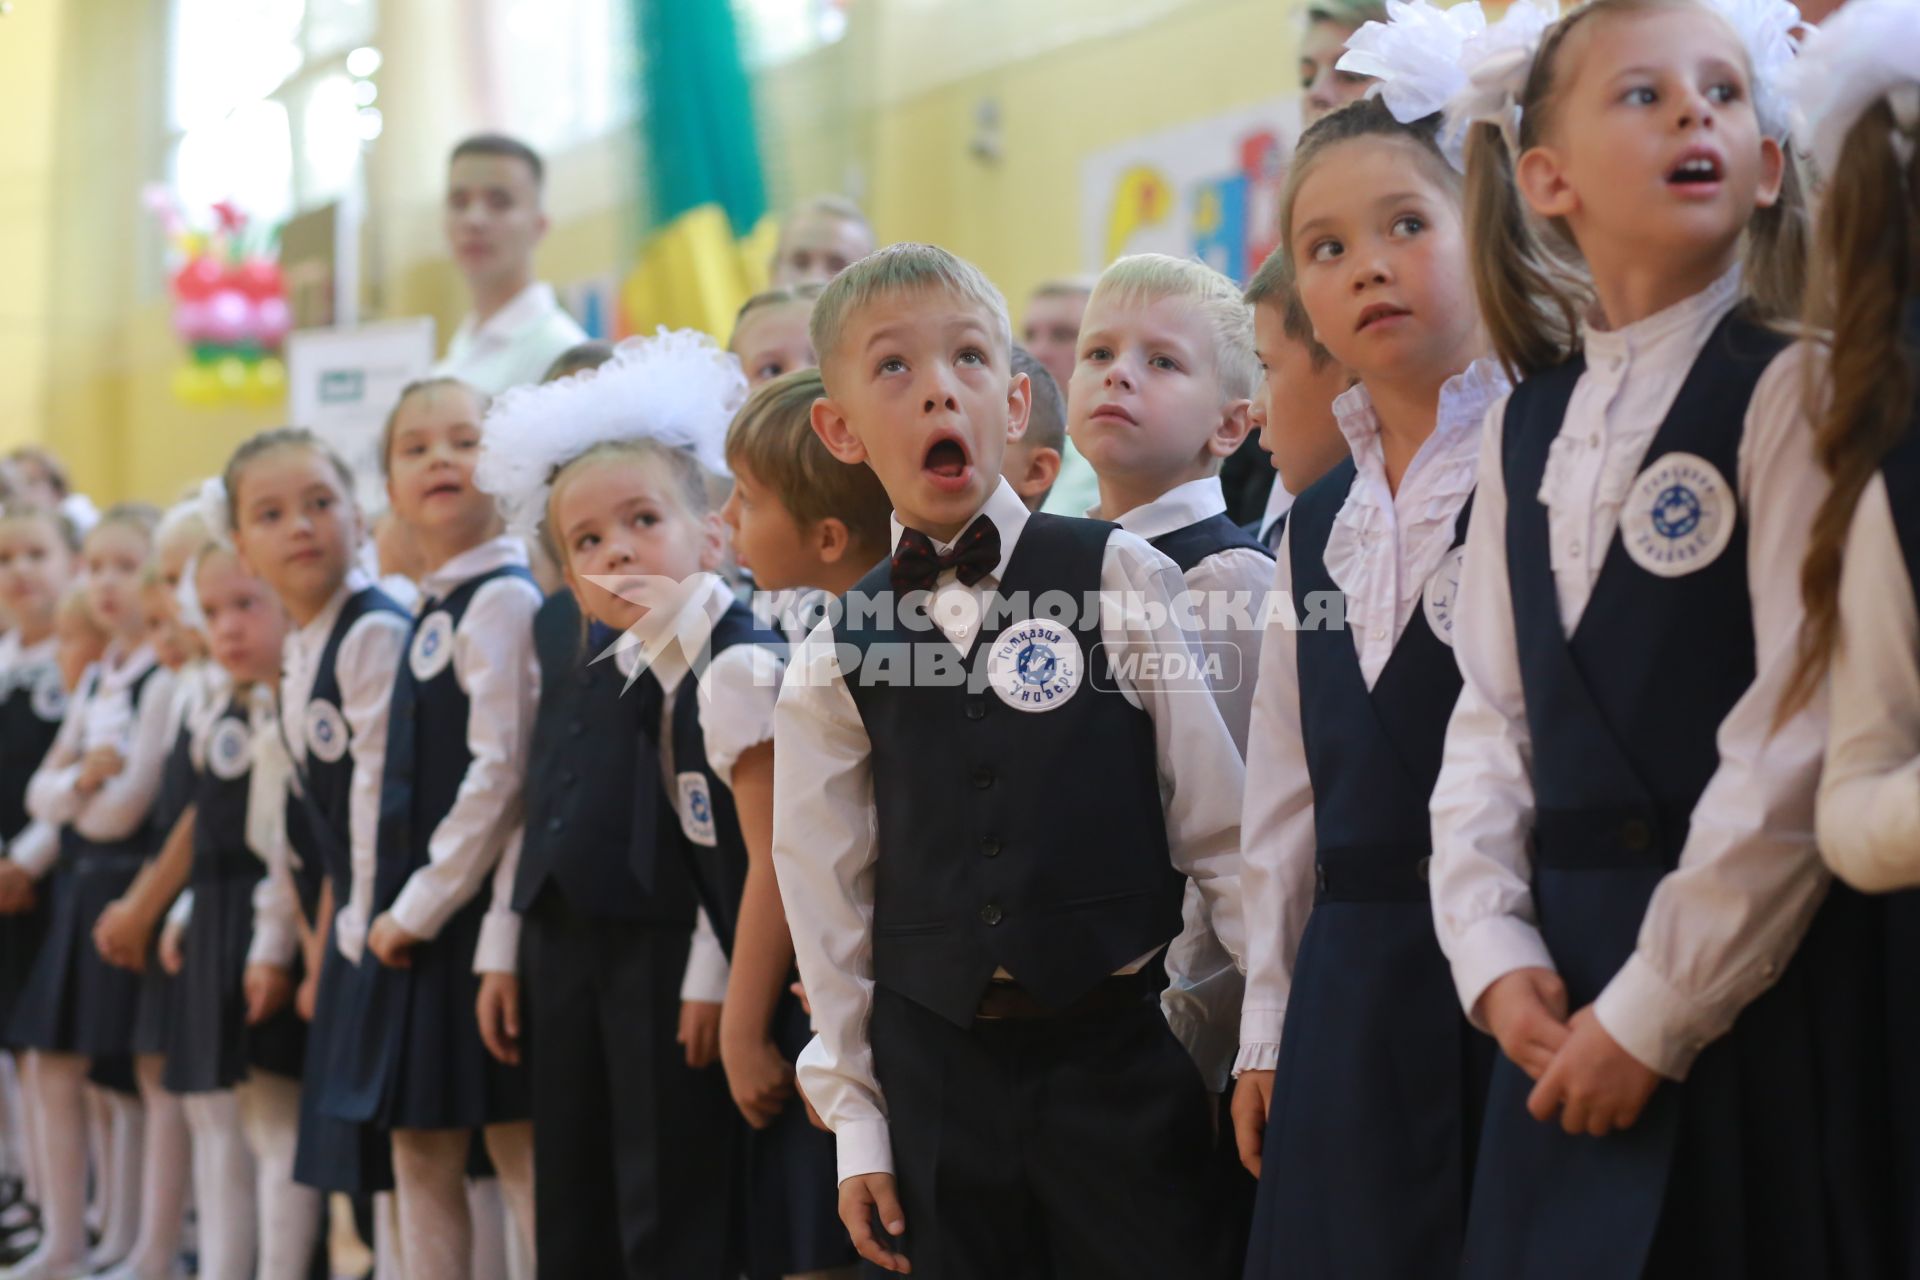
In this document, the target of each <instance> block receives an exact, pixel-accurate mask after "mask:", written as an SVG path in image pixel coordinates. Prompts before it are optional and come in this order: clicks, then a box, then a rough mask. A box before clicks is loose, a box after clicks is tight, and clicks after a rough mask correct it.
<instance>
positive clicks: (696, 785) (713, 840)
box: [675, 771, 719, 848]
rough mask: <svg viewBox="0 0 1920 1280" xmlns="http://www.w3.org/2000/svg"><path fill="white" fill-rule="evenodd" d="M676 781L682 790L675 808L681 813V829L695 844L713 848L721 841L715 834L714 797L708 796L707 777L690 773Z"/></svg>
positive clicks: (702, 774)
mask: <svg viewBox="0 0 1920 1280" xmlns="http://www.w3.org/2000/svg"><path fill="white" fill-rule="evenodd" d="M675 781H676V782H677V783H678V784H679V789H680V803H679V804H678V805H676V806H675V808H677V809H678V810H679V813H680V829H681V830H682V831H684V832H686V833H687V839H689V840H691V841H693V842H694V843H695V844H697V845H704V846H706V847H707V848H712V847H713V846H714V845H715V844H718V843H719V840H718V838H717V837H716V836H715V834H714V826H713V797H712V796H711V795H709V794H707V776H706V775H705V774H704V773H699V772H694V771H689V772H687V773H683V774H680V775H679V776H678V777H677V778H676V779H675Z"/></svg>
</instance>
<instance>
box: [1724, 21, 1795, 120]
mask: <svg viewBox="0 0 1920 1280" xmlns="http://www.w3.org/2000/svg"><path fill="white" fill-rule="evenodd" d="M1708 3H1710V4H1711V5H1712V6H1713V8H1714V9H1715V10H1716V11H1717V12H1718V13H1719V14H1720V16H1721V17H1723V18H1725V19H1726V20H1727V25H1729V26H1731V27H1732V28H1733V30H1734V32H1735V34H1737V35H1738V36H1739V37H1740V42H1741V43H1742V44H1744V45H1745V46H1746V47H1747V62H1748V63H1749V64H1750V65H1751V66H1752V67H1753V112H1754V115H1755V116H1757V117H1758V118H1759V120H1760V130H1761V132H1763V133H1765V134H1766V135H1767V136H1768V137H1769V138H1774V139H1781V138H1785V137H1786V136H1787V126H1788V124H1789V123H1790V120H1791V115H1790V113H1789V111H1788V109H1787V99H1786V95H1785V93H1784V92H1783V91H1782V87H1783V85H1784V84H1785V82H1786V81H1787V79H1788V78H1789V77H1790V76H1791V75H1792V74H1793V67H1794V63H1795V61H1796V56H1795V55H1796V54H1797V52H1798V50H1799V48H1800V42H1799V40H1798V39H1797V38H1796V37H1795V36H1794V30H1795V28H1797V27H1798V26H1799V25H1800V10H1799V9H1797V8H1795V7H1794V6H1793V5H1792V4H1790V3H1789V2H1788V0H1708Z"/></svg>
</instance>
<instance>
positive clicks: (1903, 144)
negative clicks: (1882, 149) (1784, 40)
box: [1784, 0, 1920, 173]
mask: <svg viewBox="0 0 1920 1280" xmlns="http://www.w3.org/2000/svg"><path fill="white" fill-rule="evenodd" d="M1784 87H1785V91H1786V94H1787V96H1788V98H1789V100H1790V103H1791V112H1790V116H1791V119H1792V122H1793V132H1794V136H1795V137H1797V138H1798V139H1799V140H1800V141H1801V143H1803V144H1804V145H1806V146H1807V147H1808V148H1809V149H1810V150H1811V151H1812V152H1813V159H1814V163H1815V164H1817V165H1818V166H1819V167H1820V171H1821V172H1822V173H1832V172H1833V169H1834V166H1835V165H1836V164H1837V163H1838V162H1839V159H1840V148H1841V146H1842V144H1844V143H1845V142H1846V138H1847V134H1848V133H1849V132H1850V131H1851V130H1852V129H1853V126H1854V123H1855V122H1856V121H1858V120H1859V119H1860V116H1861V114H1862V113H1863V112H1865V111H1866V109H1867V108H1868V107H1870V106H1872V105H1873V103H1875V102H1876V101H1879V100H1880V99H1883V98H1884V99H1885V100H1886V101H1887V104H1888V106H1890V107H1891V108H1892V109H1893V113H1894V118H1895V119H1896V120H1897V121H1899V123H1900V127H1901V129H1902V130H1903V131H1904V132H1906V133H1908V134H1911V133H1912V132H1913V131H1914V127H1915V125H1916V124H1920V5H1916V4H1914V3H1913V0H1852V3H1850V4H1848V5H1846V6H1845V7H1844V8H1842V9H1841V10H1840V11H1839V12H1838V13H1836V14H1834V15H1833V16H1832V17H1831V18H1829V19H1827V21H1826V23H1825V24H1824V25H1822V26H1820V27H1818V28H1816V29H1814V30H1813V31H1812V32H1811V34H1809V36H1808V37H1807V43H1806V47H1805V48H1804V49H1802V50H1801V53H1800V57H1799V58H1798V59H1797V60H1796V61H1795V63H1794V65H1793V66H1792V68H1791V69H1790V70H1789V71H1788V74H1787V77H1786V85H1785V86H1784ZM1894 146H1895V148H1896V151H1897V153H1898V154H1899V156H1900V160H1901V162H1902V163H1903V164H1911V163H1912V161H1913V143H1912V140H1911V139H1910V138H1896V139H1895V141H1894Z"/></svg>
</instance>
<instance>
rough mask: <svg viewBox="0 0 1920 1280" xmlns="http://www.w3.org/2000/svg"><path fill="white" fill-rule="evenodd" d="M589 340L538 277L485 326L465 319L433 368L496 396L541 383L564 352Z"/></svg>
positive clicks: (469, 318)
mask: <svg viewBox="0 0 1920 1280" xmlns="http://www.w3.org/2000/svg"><path fill="white" fill-rule="evenodd" d="M586 340H587V335H586V333H585V331H584V330H582V329H581V328H580V326H579V325H577V324H575V323H574V320H573V317H572V316H570V315H568V314H567V313H566V312H565V311H564V310H562V309H561V307H560V301H559V299H558V298H556V297H554V295H553V286H551V285H547V284H541V283H540V282H539V281H535V282H534V283H532V284H530V285H528V286H527V287H526V288H524V289H522V290H521V291H520V292H519V293H517V294H515V295H514V296H513V300H512V301H510V302H509V303H507V305H506V306H504V307H502V308H500V310H498V311H496V312H494V313H493V314H492V315H491V316H489V317H488V318H487V321H486V323H485V324H476V323H475V321H474V318H473V317H472V316H468V317H467V318H466V319H464V320H462V321H461V322H460V327H459V328H458V329H455V330H454V331H453V338H452V340H451V341H449V342H448V343H447V354H446V357H445V358H444V359H442V360H441V361H440V363H439V364H438V365H436V366H435V367H434V372H435V373H436V374H440V375H443V376H446V377H452V378H458V379H460V380H461V381H462V382H464V383H466V384H467V385H469V386H473V387H478V388H479V389H480V390H482V391H484V392H486V393H487V394H488V395H490V396H497V395H499V394H500V393H501V392H502V391H505V390H506V389H507V388H508V387H520V386H527V385H530V384H532V383H535V382H538V381H540V379H541V378H542V377H543V376H544V375H545V374H546V372H547V367H548V366H549V365H551V364H552V363H553V362H554V361H555V360H556V359H558V358H559V356H560V354H561V353H562V352H564V351H566V350H567V349H568V348H569V347H574V346H578V345H579V344H580V343H582V342H585V341H586Z"/></svg>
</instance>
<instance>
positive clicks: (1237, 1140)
mask: <svg viewBox="0 0 1920 1280" xmlns="http://www.w3.org/2000/svg"><path fill="white" fill-rule="evenodd" d="M1272 1105H1273V1072H1271V1071H1242V1072H1241V1073H1240V1078H1239V1079H1238V1080H1237V1081H1235V1082H1234V1086H1233V1141H1234V1144H1235V1145H1236V1146H1238V1147H1239V1148H1240V1163H1241V1164H1243V1165H1245V1166H1246V1167H1247V1172H1248V1173H1250V1174H1252V1175H1253V1176H1254V1177H1256V1178H1257V1177H1259V1176H1260V1152H1261V1148H1262V1147H1264V1146H1265V1145H1266V1141H1267V1109H1268V1108H1269V1107H1271V1106H1272Z"/></svg>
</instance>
